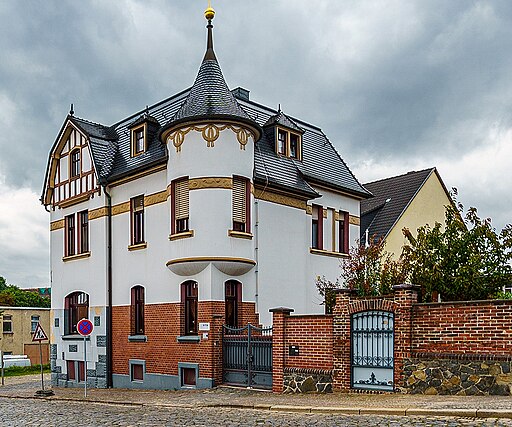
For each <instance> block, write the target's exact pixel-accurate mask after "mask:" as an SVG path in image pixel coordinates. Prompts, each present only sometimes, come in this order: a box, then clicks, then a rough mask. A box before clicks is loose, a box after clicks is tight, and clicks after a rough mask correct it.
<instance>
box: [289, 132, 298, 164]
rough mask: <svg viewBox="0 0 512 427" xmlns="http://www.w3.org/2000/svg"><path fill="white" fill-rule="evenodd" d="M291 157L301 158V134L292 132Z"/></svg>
mask: <svg viewBox="0 0 512 427" xmlns="http://www.w3.org/2000/svg"><path fill="white" fill-rule="evenodd" d="M290 157H292V158H294V159H298V158H299V135H297V134H295V133H290Z"/></svg>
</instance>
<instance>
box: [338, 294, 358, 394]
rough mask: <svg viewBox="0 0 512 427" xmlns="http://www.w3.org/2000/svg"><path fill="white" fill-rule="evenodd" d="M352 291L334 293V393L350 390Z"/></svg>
mask: <svg viewBox="0 0 512 427" xmlns="http://www.w3.org/2000/svg"><path fill="white" fill-rule="evenodd" d="M356 293H357V291H354V290H353V289H339V290H337V291H336V305H335V307H334V311H333V316H334V318H333V341H334V343H333V347H334V348H333V356H334V357H333V362H334V369H333V374H332V388H333V390H336V391H349V390H350V361H351V354H350V349H351V345H350V339H351V336H350V313H349V305H350V301H351V299H352V295H354V294H356Z"/></svg>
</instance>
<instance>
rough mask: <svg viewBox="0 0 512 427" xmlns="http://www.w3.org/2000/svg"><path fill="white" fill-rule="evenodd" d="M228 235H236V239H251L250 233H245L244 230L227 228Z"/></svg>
mask: <svg viewBox="0 0 512 427" xmlns="http://www.w3.org/2000/svg"><path fill="white" fill-rule="evenodd" d="M228 236H229V237H236V238H238V239H248V240H252V233H246V232H244V231H235V230H228Z"/></svg>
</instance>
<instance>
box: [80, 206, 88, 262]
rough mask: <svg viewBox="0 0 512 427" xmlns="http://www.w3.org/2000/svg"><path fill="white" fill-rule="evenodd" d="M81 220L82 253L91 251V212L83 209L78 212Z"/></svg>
mask: <svg viewBox="0 0 512 427" xmlns="http://www.w3.org/2000/svg"><path fill="white" fill-rule="evenodd" d="M78 218H79V221H80V234H79V239H78V240H79V242H80V243H79V249H80V252H79V253H81V254H84V253H86V252H89V212H88V211H82V212H79V213H78Z"/></svg>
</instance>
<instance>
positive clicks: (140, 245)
mask: <svg viewBox="0 0 512 427" xmlns="http://www.w3.org/2000/svg"><path fill="white" fill-rule="evenodd" d="M147 247H148V244H147V242H144V243H137V244H136V245H129V246H128V250H129V251H139V250H141V249H146V248H147Z"/></svg>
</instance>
